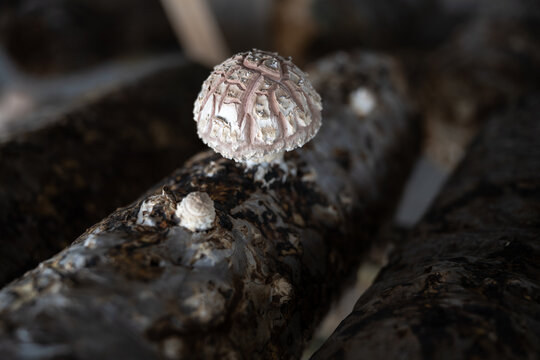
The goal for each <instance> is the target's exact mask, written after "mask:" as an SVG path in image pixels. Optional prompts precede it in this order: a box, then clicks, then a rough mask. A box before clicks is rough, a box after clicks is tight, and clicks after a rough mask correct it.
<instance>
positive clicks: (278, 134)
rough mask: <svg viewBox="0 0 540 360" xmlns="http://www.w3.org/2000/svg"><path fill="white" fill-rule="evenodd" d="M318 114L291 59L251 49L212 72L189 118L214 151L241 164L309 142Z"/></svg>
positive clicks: (314, 95) (313, 96)
mask: <svg viewBox="0 0 540 360" xmlns="http://www.w3.org/2000/svg"><path fill="white" fill-rule="evenodd" d="M321 110H322V104H321V97H320V96H319V94H318V93H317V92H316V91H315V89H314V88H313V86H312V85H311V83H310V81H309V80H308V78H307V74H305V73H304V72H303V71H302V70H300V69H299V68H298V67H297V66H296V65H294V64H293V63H292V62H291V60H290V59H284V58H283V57H281V56H279V55H278V54H277V53H270V52H266V51H260V50H255V49H254V50H252V51H248V52H243V53H239V54H236V55H234V56H232V57H231V58H229V59H227V60H225V61H224V62H223V63H221V64H219V65H217V66H216V67H215V68H214V71H213V72H212V73H211V74H210V76H209V77H208V79H206V81H205V82H204V84H203V87H202V90H201V92H200V93H199V96H198V97H197V100H196V101H195V108H194V110H193V115H194V117H195V121H196V122H197V133H198V134H199V137H200V138H201V139H202V140H203V141H204V143H205V144H207V145H208V146H210V147H211V148H212V149H214V150H215V151H217V152H219V153H220V154H221V155H223V156H224V157H226V158H229V159H234V160H236V161H239V162H248V161H249V162H263V161H266V160H267V159H271V158H272V157H274V156H277V155H279V154H281V153H283V152H285V151H290V150H293V149H295V148H297V147H301V146H302V145H304V144H305V143H306V142H308V141H309V140H311V139H312V138H313V137H314V136H315V135H316V134H317V131H319V128H320V127H321Z"/></svg>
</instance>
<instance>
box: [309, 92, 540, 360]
mask: <svg viewBox="0 0 540 360" xmlns="http://www.w3.org/2000/svg"><path fill="white" fill-rule="evenodd" d="M539 113H540V96H538V95H536V96H533V97H529V99H528V100H527V101H523V102H522V103H521V104H520V105H519V106H516V107H514V108H512V109H511V110H509V111H507V112H506V113H504V114H501V115H499V116H498V117H497V118H496V119H494V120H493V122H490V123H489V125H488V127H487V128H486V129H485V131H484V133H483V135H482V137H481V138H480V140H479V141H477V142H476V143H475V144H474V146H473V147H472V148H471V149H470V152H469V154H468V156H467V158H466V159H465V161H464V162H463V163H462V164H461V166H460V168H459V169H458V171H457V172H456V174H455V175H454V176H453V178H452V179H451V181H450V182H449V183H448V185H447V186H446V187H445V188H444V189H443V191H442V193H441V195H440V196H439V198H438V200H437V201H436V203H435V205H434V206H433V208H432V209H431V211H430V212H429V214H428V216H427V217H426V218H425V219H424V220H423V221H422V222H421V224H420V225H419V226H418V228H417V230H416V231H415V232H414V233H412V234H411V235H410V238H409V239H408V241H406V242H404V243H403V244H402V245H401V246H400V247H399V248H398V249H397V250H396V251H395V253H394V254H393V256H392V257H391V259H390V262H389V264H388V266H386V267H385V268H384V269H383V270H382V271H381V273H380V274H379V276H378V278H377V279H376V280H375V283H374V284H373V285H372V286H371V288H369V289H368V290H367V292H366V293H365V294H364V295H363V296H362V297H361V298H360V299H359V301H358V302H357V304H356V305H355V308H354V311H353V313H351V315H349V316H348V317H347V318H346V319H345V320H344V321H343V322H342V323H341V325H340V326H339V327H338V329H337V330H336V332H335V333H334V334H333V335H332V336H331V337H330V339H329V340H328V341H327V342H326V343H325V344H324V345H323V347H322V348H321V350H319V352H318V353H316V354H315V356H314V357H313V358H314V359H358V358H365V359H396V358H408V359H537V358H538V356H539V354H540V317H539V314H540V280H539V279H540V266H539V264H540V192H539V189H540V147H539V146H538V138H539V136H540V122H539V121H538V114H539Z"/></svg>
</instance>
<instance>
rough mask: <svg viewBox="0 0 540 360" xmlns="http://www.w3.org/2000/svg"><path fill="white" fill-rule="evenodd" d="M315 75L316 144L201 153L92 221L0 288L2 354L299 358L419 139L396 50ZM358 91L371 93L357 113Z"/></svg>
mask: <svg viewBox="0 0 540 360" xmlns="http://www.w3.org/2000/svg"><path fill="white" fill-rule="evenodd" d="M311 71H312V73H311V74H312V79H313V82H314V85H315V86H316V87H317V88H318V90H319V91H320V93H321V95H322V96H323V98H324V99H325V100H324V101H325V103H324V106H325V111H324V113H323V119H324V120H323V121H324V123H323V126H322V128H321V131H320V133H319V135H318V136H317V137H316V138H315V139H314V140H313V141H312V142H310V143H309V144H307V145H306V146H304V147H303V148H302V149H300V150H298V151H294V152H290V153H287V154H286V156H285V166H283V165H281V166H278V165H275V166H272V167H269V168H265V167H254V168H251V169H246V168H245V166H244V165H241V164H237V163H234V162H232V161H230V160H226V159H224V158H221V157H220V156H219V155H217V154H215V153H213V152H206V153H201V154H200V155H198V156H196V157H195V158H193V159H192V160H190V161H189V162H188V163H187V164H186V166H185V167H184V168H182V169H179V170H177V171H176V172H174V173H173V174H172V175H171V176H170V177H168V178H167V179H165V180H164V181H163V182H162V183H161V184H160V185H159V186H157V187H155V188H154V189H153V190H152V191H150V192H149V194H148V196H145V197H143V198H141V200H140V201H138V202H136V203H134V204H132V205H130V206H127V207H125V208H122V209H119V210H117V211H116V212H114V213H113V214H111V215H110V216H109V217H108V218H106V219H104V220H103V221H102V222H100V223H99V224H97V225H95V226H94V227H92V228H91V229H89V230H88V231H87V232H86V233H85V234H83V235H82V236H81V237H80V238H78V239H77V240H76V241H75V242H74V243H73V245H72V246H71V247H69V248H67V249H66V250H64V251H62V252H61V253H60V254H58V255H56V256H54V257H53V258H51V259H50V260H47V261H45V262H43V263H41V264H40V266H39V267H38V268H36V269H35V270H32V271H30V272H28V273H27V274H26V275H25V276H24V277H23V278H21V279H19V280H17V281H15V282H13V283H11V284H10V285H9V286H7V287H5V288H4V289H3V290H2V291H1V292H0V357H1V358H10V359H53V358H55V359H58V358H70V359H97V358H99V359H118V358H130V359H153V358H167V359H168V358H171V359H177V358H189V359H193V358H205V359H207V358H224V359H238V358H250V359H253V358H280V359H285V358H297V357H299V356H300V353H301V351H302V348H303V344H304V342H305V340H306V338H307V337H308V336H309V335H310V334H311V332H312V330H313V327H314V325H315V323H316V322H317V321H318V320H319V319H320V318H321V317H322V315H323V314H324V312H325V311H326V309H327V308H328V306H329V304H330V301H331V299H332V297H333V296H336V295H337V293H338V290H339V288H340V287H341V286H342V285H343V283H344V282H345V280H346V279H347V278H348V276H349V275H350V273H351V270H353V269H354V266H355V265H356V264H357V263H358V261H359V260H360V258H361V254H362V250H363V249H365V248H367V247H368V246H369V245H370V242H371V240H372V238H373V237H374V233H375V231H376V229H377V226H378V224H380V222H381V221H382V219H383V218H384V215H385V214H386V213H388V211H390V210H391V209H392V204H393V203H394V202H395V200H396V198H397V195H398V193H399V191H400V188H401V185H402V183H403V181H404V179H405V177H406V173H407V172H408V169H409V167H410V164H411V162H412V160H413V159H414V154H415V152H416V150H417V145H418V137H417V132H416V131H415V130H416V129H415V126H414V123H415V122H414V121H411V118H410V117H409V116H408V112H407V101H406V99H405V98H404V97H403V89H402V88H401V80H400V78H401V76H400V73H399V70H398V69H397V68H396V65H395V64H394V63H393V62H392V60H390V59H388V58H385V57H381V56H377V55H373V54H355V55H354V56H350V57H349V56H348V55H345V54H339V55H337V56H335V57H332V58H330V59H325V60H322V61H321V62H319V63H318V64H317V65H316V66H315V67H314V68H313V69H312V70H311ZM358 88H363V89H365V91H368V92H370V93H371V94H372V95H373V96H374V98H375V99H376V106H375V107H374V108H373V109H372V111H371V112H370V113H369V114H367V115H366V116H365V117H362V118H361V117H358V116H356V115H355V114H354V113H353V112H352V111H351V108H350V107H349V106H348V98H349V94H350V92H351V91H354V90H356V89H358ZM193 191H203V192H206V193H207V194H208V195H209V196H210V197H211V199H212V200H213V201H214V206H215V209H216V220H215V222H214V224H213V225H214V226H213V228H212V229H210V230H207V231H203V232H196V233H193V232H190V231H188V230H186V229H185V228H182V227H180V226H179V225H178V218H177V217H176V215H175V213H174V210H175V208H176V206H177V204H178V202H179V201H180V200H181V199H182V198H184V197H185V196H186V195H187V194H188V193H190V192H193ZM149 209H150V210H149Z"/></svg>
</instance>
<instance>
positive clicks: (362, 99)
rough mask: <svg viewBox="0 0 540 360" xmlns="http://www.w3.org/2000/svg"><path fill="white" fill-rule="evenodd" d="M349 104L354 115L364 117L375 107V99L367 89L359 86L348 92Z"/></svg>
mask: <svg viewBox="0 0 540 360" xmlns="http://www.w3.org/2000/svg"><path fill="white" fill-rule="evenodd" d="M349 104H350V106H351V108H352V109H353V111H354V112H355V114H356V115H358V116H360V117H365V116H367V115H369V113H371V112H372V111H373V109H375V106H376V105H377V101H376V99H375V96H374V95H373V93H372V92H371V91H370V90H369V89H367V88H365V87H360V88H358V89H356V90H354V91H353V92H351V93H350V94H349Z"/></svg>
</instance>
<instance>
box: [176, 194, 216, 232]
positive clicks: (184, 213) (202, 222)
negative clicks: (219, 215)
mask: <svg viewBox="0 0 540 360" xmlns="http://www.w3.org/2000/svg"><path fill="white" fill-rule="evenodd" d="M176 216H178V217H179V218H180V225H181V226H183V227H185V228H187V229H188V230H191V231H202V230H208V229H210V228H212V224H213V223H214V219H215V218H216V210H215V209H214V202H213V201H212V199H210V196H208V194H207V193H205V192H199V191H195V192H192V193H189V194H188V195H187V196H186V197H185V198H183V199H182V201H181V202H180V204H179V205H178V206H177V207H176Z"/></svg>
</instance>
